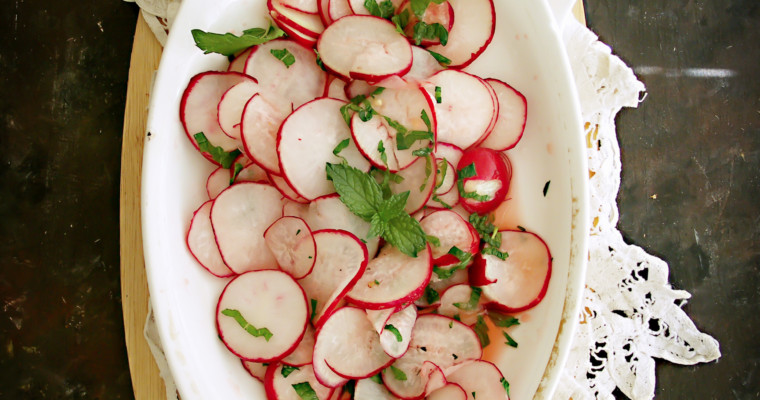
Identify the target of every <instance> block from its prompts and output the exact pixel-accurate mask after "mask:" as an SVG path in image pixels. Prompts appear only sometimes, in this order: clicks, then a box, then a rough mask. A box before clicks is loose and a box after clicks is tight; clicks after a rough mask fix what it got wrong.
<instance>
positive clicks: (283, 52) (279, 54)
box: [269, 49, 296, 68]
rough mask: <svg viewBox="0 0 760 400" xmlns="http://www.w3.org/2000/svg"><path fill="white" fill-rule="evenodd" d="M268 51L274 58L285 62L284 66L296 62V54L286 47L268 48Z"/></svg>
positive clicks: (288, 66)
mask: <svg viewBox="0 0 760 400" xmlns="http://www.w3.org/2000/svg"><path fill="white" fill-rule="evenodd" d="M269 52H270V53H271V54H272V55H273V56H274V58H276V59H278V60H280V61H282V63H283V64H285V68H290V66H291V65H293V64H295V62H296V56H294V55H293V54H292V53H291V52H290V51H288V49H272V50H269Z"/></svg>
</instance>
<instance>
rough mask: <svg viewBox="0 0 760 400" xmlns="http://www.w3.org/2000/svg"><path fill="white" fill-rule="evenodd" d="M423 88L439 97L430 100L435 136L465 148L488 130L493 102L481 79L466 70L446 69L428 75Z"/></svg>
mask: <svg viewBox="0 0 760 400" xmlns="http://www.w3.org/2000/svg"><path fill="white" fill-rule="evenodd" d="M425 88H426V89H427V90H428V92H430V93H435V92H436V91H438V92H439V93H440V96H438V98H440V100H441V101H440V102H439V101H438V98H436V101H435V102H434V103H433V105H434V107H435V114H436V120H437V123H438V139H439V140H441V141H443V142H446V143H452V144H455V145H457V146H459V147H461V148H463V149H466V148H468V147H470V146H472V145H474V144H475V143H477V142H478V141H479V140H481V138H482V137H484V136H486V135H487V134H488V133H489V128H492V126H491V124H492V120H493V119H494V118H495V116H496V115H497V109H496V106H497V104H496V103H494V98H493V97H492V95H491V89H490V86H489V85H488V84H487V83H485V81H483V80H482V79H480V78H478V77H477V76H475V75H471V74H468V73H466V72H462V71H457V70H453V69H447V70H443V71H440V72H438V73H436V74H435V75H433V76H432V77H430V79H428V80H427V83H426V84H425ZM437 88H440V90H439V89H437Z"/></svg>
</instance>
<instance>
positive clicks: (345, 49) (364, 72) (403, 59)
mask: <svg viewBox="0 0 760 400" xmlns="http://www.w3.org/2000/svg"><path fill="white" fill-rule="evenodd" d="M317 51H318V52H319V55H320V57H321V58H322V62H323V63H324V65H325V67H326V68H327V69H329V70H331V71H332V72H333V73H335V74H336V75H339V76H342V77H343V78H345V79H349V78H350V79H362V80H365V81H369V82H378V81H380V80H382V79H384V78H387V77H389V76H391V75H404V74H405V73H407V72H408V71H409V69H410V68H411V67H412V48H411V46H410V45H409V42H407V40H406V39H405V38H404V37H403V36H401V35H400V34H399V33H398V32H397V31H396V26H395V25H394V24H393V23H392V22H390V21H388V20H385V19H382V18H379V17H373V16H368V15H349V16H345V17H343V18H341V19H339V20H336V21H335V22H333V23H332V24H331V25H330V26H328V27H327V29H325V31H324V32H323V33H322V36H320V38H319V41H318V42H317Z"/></svg>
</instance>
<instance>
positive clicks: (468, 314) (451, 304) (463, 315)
mask: <svg viewBox="0 0 760 400" xmlns="http://www.w3.org/2000/svg"><path fill="white" fill-rule="evenodd" d="M473 290H474V289H473V288H472V287H470V285H465V284H460V285H454V286H452V287H450V288H448V289H446V291H445V292H443V294H442V295H441V305H440V306H439V307H438V313H439V314H441V315H445V316H447V317H452V318H454V316H458V317H459V319H460V321H462V323H463V324H467V325H472V324H474V323H476V322H478V315H480V314H482V312H483V310H484V307H483V303H484V302H483V301H482V300H483V299H481V298H480V297H479V295H476V296H475V297H478V299H479V300H478V301H476V302H475V304H471V300H472V299H473V294H472V293H473ZM477 290H480V289H477Z"/></svg>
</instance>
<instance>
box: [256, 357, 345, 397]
mask: <svg viewBox="0 0 760 400" xmlns="http://www.w3.org/2000/svg"><path fill="white" fill-rule="evenodd" d="M284 367H285V365H284V364H281V363H278V362H275V363H271V364H269V367H267V371H266V375H265V376H264V389H265V390H266V393H267V399H269V400H301V397H300V396H299V395H298V393H297V392H296V391H295V388H293V385H295V384H298V383H303V382H308V383H309V386H311V388H312V389H313V390H314V393H315V394H316V395H317V399H318V400H328V399H330V398H331V397H332V395H333V391H334V389H333V388H329V387H326V386H324V385H322V384H321V383H319V381H318V380H317V378H316V376H315V375H314V369H313V368H312V366H311V365H304V366H301V367H298V369H295V370H292V371H290V373H289V374H288V376H287V377H286V376H285V375H284V374H283V368H284Z"/></svg>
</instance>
